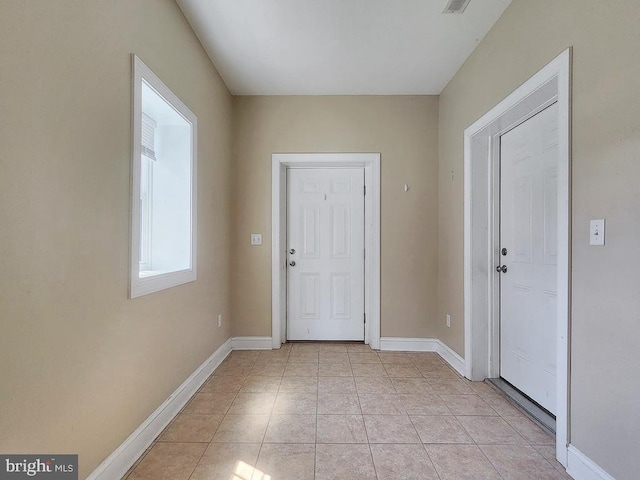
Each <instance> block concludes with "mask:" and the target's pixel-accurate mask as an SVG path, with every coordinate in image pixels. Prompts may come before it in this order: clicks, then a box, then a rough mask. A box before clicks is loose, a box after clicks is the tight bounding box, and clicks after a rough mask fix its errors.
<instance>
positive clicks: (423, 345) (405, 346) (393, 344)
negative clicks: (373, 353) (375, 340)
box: [380, 337, 438, 352]
mask: <svg viewBox="0 0 640 480" xmlns="http://www.w3.org/2000/svg"><path fill="white" fill-rule="evenodd" d="M437 348H438V340H437V339H435V338H404V337H380V350H395V351H396V352H435V351H437Z"/></svg>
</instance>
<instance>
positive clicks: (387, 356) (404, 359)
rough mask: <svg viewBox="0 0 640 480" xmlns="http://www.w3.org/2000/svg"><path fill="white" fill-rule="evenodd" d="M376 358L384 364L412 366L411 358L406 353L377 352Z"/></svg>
mask: <svg viewBox="0 0 640 480" xmlns="http://www.w3.org/2000/svg"><path fill="white" fill-rule="evenodd" d="M378 357H379V358H380V361H381V362H382V363H384V364H397V365H413V362H412V361H411V358H410V357H409V355H407V354H406V353H394V352H378Z"/></svg>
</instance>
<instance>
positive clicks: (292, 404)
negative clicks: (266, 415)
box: [272, 392, 318, 415]
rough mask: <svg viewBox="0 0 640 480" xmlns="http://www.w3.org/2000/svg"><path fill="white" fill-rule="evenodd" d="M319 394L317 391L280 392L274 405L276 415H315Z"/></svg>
mask: <svg viewBox="0 0 640 480" xmlns="http://www.w3.org/2000/svg"><path fill="white" fill-rule="evenodd" d="M317 404H318V395H317V394H315V393H296V392H291V393H290V392H280V393H279V394H278V395H277V397H276V403H275V405H274V406H273V412H272V413H273V414H274V415H315V414H316V411H317Z"/></svg>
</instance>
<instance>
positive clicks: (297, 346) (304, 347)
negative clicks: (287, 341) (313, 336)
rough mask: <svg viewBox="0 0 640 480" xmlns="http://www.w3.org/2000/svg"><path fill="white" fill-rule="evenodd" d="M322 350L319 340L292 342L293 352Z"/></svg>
mask: <svg viewBox="0 0 640 480" xmlns="http://www.w3.org/2000/svg"><path fill="white" fill-rule="evenodd" d="M319 350H320V344H319V343H317V342H309V343H291V352H292V353H293V352H296V353H299V352H318V351H319Z"/></svg>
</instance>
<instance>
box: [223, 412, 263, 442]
mask: <svg viewBox="0 0 640 480" xmlns="http://www.w3.org/2000/svg"><path fill="white" fill-rule="evenodd" d="M268 424H269V415H227V416H225V417H224V420H222V423H221V424H220V426H219V427H218V430H216V434H215V435H214V436H213V440H212V442H216V443H217V442H239V443H256V442H258V443H260V442H262V439H263V438H264V433H265V432H266V431H267V425H268Z"/></svg>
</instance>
